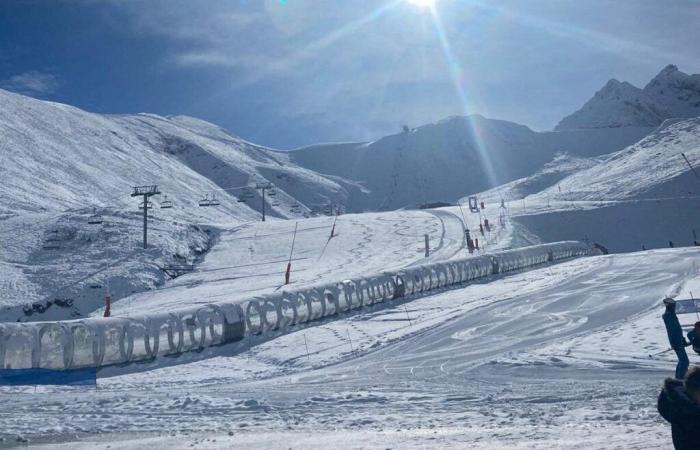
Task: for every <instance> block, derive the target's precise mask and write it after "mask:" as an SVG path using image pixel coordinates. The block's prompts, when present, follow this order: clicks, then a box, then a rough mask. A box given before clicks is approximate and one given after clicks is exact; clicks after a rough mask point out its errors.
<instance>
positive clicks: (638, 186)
mask: <svg viewBox="0 0 700 450" xmlns="http://www.w3.org/2000/svg"><path fill="white" fill-rule="evenodd" d="M682 154H685V155H686V157H687V158H688V160H689V161H690V163H691V164H692V165H693V166H694V167H698V165H700V118H693V119H685V120H669V121H666V122H665V123H664V124H663V125H662V126H660V127H659V128H658V129H657V130H656V131H655V132H654V133H652V134H650V135H649V136H647V137H646V138H644V139H642V140H641V141H640V142H638V143H637V144H635V145H632V146H630V147H628V148H626V149H624V150H621V151H619V152H615V153H613V154H611V155H608V156H607V157H604V158H602V159H601V160H600V162H599V163H597V164H595V165H589V166H588V167H586V166H583V167H580V168H579V169H580V170H576V171H575V172H574V173H572V174H571V175H569V176H567V177H565V178H563V179H561V180H560V181H558V182H556V183H552V184H551V185H549V186H546V187H545V188H544V189H542V190H541V191H539V192H535V193H533V192H530V193H529V195H527V196H526V197H524V198H522V200H520V199H519V198H521V197H518V195H517V194H518V191H517V190H516V189H514V187H512V186H503V187H501V188H499V189H496V190H493V191H489V192H485V193H483V194H480V195H479V196H480V197H484V198H486V199H489V198H494V200H495V199H496V198H498V197H499V195H500V194H501V193H502V194H503V197H502V198H505V199H506V200H507V201H508V202H507V204H508V208H509V213H510V215H511V216H514V217H517V219H516V220H517V222H518V223H520V224H522V225H524V226H525V227H526V228H527V229H528V230H530V231H531V232H533V233H534V234H536V235H538V236H540V237H541V238H543V239H544V240H546V241H549V240H557V239H560V238H561V237H562V236H567V237H568V238H571V237H572V236H576V237H577V238H579V239H580V238H584V237H589V238H590V239H592V240H594V241H597V242H600V243H601V244H603V245H605V246H606V247H608V248H609V249H610V250H611V251H632V250H637V249H641V248H642V247H646V248H652V247H667V246H669V245H670V244H671V242H673V243H674V245H691V244H692V243H693V241H694V240H695V236H694V233H695V235H697V234H698V232H700V178H698V175H700V172H699V173H698V174H696V173H695V172H694V171H692V170H691V169H690V167H689V166H688V163H687V162H686V161H685V159H684V158H683V156H682ZM537 180H538V175H535V176H533V177H532V178H526V179H524V180H519V182H518V183H516V187H517V185H519V184H526V185H527V184H530V183H536V182H537ZM509 194H511V196H510V197H508V195H509Z"/></svg>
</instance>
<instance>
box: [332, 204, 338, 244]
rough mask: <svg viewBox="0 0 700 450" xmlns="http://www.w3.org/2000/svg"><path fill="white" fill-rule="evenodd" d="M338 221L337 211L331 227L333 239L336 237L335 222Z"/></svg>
mask: <svg viewBox="0 0 700 450" xmlns="http://www.w3.org/2000/svg"><path fill="white" fill-rule="evenodd" d="M336 222H338V212H337V211H336V214H335V219H334V220H333V228H331V239H333V238H334V237H335V224H336Z"/></svg>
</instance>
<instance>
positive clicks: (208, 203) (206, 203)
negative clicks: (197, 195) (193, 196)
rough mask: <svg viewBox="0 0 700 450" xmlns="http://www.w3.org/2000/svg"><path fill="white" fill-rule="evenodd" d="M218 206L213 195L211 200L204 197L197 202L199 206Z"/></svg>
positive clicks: (206, 196) (218, 203)
mask: <svg viewBox="0 0 700 450" xmlns="http://www.w3.org/2000/svg"><path fill="white" fill-rule="evenodd" d="M220 204H221V203H220V202H219V201H218V200H217V199H216V196H215V195H212V196H211V198H209V196H208V195H205V196H204V198H203V199H201V200H200V201H199V206H219V205H220Z"/></svg>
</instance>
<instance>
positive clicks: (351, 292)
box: [0, 241, 590, 370]
mask: <svg viewBox="0 0 700 450" xmlns="http://www.w3.org/2000/svg"><path fill="white" fill-rule="evenodd" d="M589 252H590V248H589V247H588V246H587V245H586V244H583V243H580V242H575V241H567V242H558V243H552V244H544V245H538V246H532V247H526V248H522V249H517V250H509V251H504V252H498V253H494V254H491V255H484V256H480V257H473V258H463V259H459V260H452V261H449V262H439V263H433V264H428V265H422V266H416V267H412V268H407V269H403V270H399V271H397V272H387V273H383V274H378V275H375V276H370V277H365V278H361V279H357V280H346V281H342V282H337V283H330V284H325V285H319V286H316V287H310V288H305V289H299V290H295V291H289V292H281V293H279V294H270V295H266V296H260V297H256V298H253V299H250V300H248V301H246V302H244V303H242V304H241V303H230V304H207V305H204V306H198V307H195V308H189V309H183V310H180V311H174V312H170V313H159V314H149V315H143V316H137V317H129V318H123V317H115V318H109V319H105V318H89V319H82V320H74V321H56V322H36V323H13V324H7V323H4V324H0V363H2V365H1V366H0V367H2V368H4V369H28V368H37V369H57V370H70V369H79V368H86V367H104V366H110V365H115V364H125V363H131V362H136V361H144V360H150V359H153V358H156V357H157V356H162V355H177V354H180V353H183V352H188V351H197V350H201V349H203V348H205V347H210V346H215V345H220V344H225V343H228V342H234V341H237V340H240V339H243V337H244V336H245V333H246V331H247V332H248V333H250V334H263V333H267V332H271V331H275V330H282V329H285V328H287V327H291V326H293V325H296V324H301V323H306V322H309V321H311V320H316V319H321V318H324V317H329V316H334V315H337V314H338V313H340V312H347V311H350V310H353V309H357V308H361V307H363V306H365V305H373V304H376V303H382V302H385V301H388V300H393V299H396V298H402V297H406V296H410V295H413V294H418V293H421V292H426V291H430V290H433V289H438V288H442V287H446V286H450V285H454V284H459V283H464V282H468V281H471V280H474V279H478V278H483V277H486V276H489V275H492V274H498V273H505V272H509V271H514V270H521V269H526V268H529V267H532V266H536V265H539V264H543V263H546V262H553V261H558V260H562V259H566V258H571V257H578V256H584V255H588V254H589Z"/></svg>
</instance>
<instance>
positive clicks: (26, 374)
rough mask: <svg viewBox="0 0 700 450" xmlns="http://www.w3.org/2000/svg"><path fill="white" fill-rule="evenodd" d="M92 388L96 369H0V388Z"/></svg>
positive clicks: (95, 378)
mask: <svg viewBox="0 0 700 450" xmlns="http://www.w3.org/2000/svg"><path fill="white" fill-rule="evenodd" d="M39 384H43V385H70V386H94V385H96V384H97V369H77V370H52V369H0V386H1V385H4V386H32V385H39Z"/></svg>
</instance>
